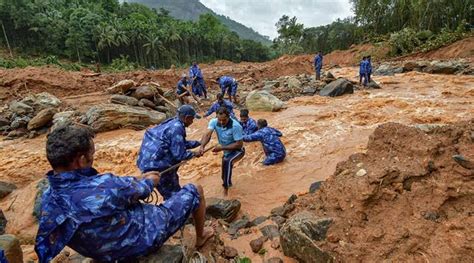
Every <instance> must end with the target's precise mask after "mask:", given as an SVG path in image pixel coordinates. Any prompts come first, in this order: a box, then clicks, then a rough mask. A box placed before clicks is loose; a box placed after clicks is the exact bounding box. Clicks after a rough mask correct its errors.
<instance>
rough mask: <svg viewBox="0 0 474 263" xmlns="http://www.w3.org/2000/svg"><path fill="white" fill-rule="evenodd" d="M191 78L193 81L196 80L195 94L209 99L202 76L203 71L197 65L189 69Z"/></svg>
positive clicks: (193, 86)
mask: <svg viewBox="0 0 474 263" xmlns="http://www.w3.org/2000/svg"><path fill="white" fill-rule="evenodd" d="M189 78H190V79H191V81H192V80H193V79H194V78H195V79H194V81H193V82H192V88H193V93H194V94H196V95H198V96H200V97H202V96H204V97H206V98H207V87H206V83H204V77H203V76H202V72H201V69H200V68H199V67H198V66H197V65H196V66H194V65H193V66H191V68H189Z"/></svg>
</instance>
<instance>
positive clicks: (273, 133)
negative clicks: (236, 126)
mask: <svg viewBox="0 0 474 263" xmlns="http://www.w3.org/2000/svg"><path fill="white" fill-rule="evenodd" d="M257 126H258V131H256V132H254V133H252V134H250V135H245V136H244V142H254V141H260V142H261V143H262V146H263V151H264V152H265V155H266V156H267V158H265V160H264V161H263V164H264V165H272V164H276V163H280V162H282V161H283V160H284V159H285V157H286V149H285V146H284V145H283V143H282V142H281V140H280V138H279V137H281V136H282V134H281V132H280V131H279V130H277V129H275V128H272V127H268V123H267V120H264V119H260V120H258V121H257Z"/></svg>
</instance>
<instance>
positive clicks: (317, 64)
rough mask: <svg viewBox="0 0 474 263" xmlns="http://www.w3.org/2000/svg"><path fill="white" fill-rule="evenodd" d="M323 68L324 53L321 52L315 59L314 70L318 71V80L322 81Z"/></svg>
mask: <svg viewBox="0 0 474 263" xmlns="http://www.w3.org/2000/svg"><path fill="white" fill-rule="evenodd" d="M322 68H323V52H321V51H319V52H318V54H317V55H316V56H315V57H314V69H315V70H316V79H317V80H320V79H321V69H322Z"/></svg>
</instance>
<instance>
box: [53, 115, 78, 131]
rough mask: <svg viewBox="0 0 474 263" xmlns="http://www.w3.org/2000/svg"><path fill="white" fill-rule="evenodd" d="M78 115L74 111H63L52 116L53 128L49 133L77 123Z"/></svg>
mask: <svg viewBox="0 0 474 263" xmlns="http://www.w3.org/2000/svg"><path fill="white" fill-rule="evenodd" d="M80 115H81V114H80V113H79V112H76V111H63V112H58V113H56V114H54V116H53V126H52V127H51V131H53V130H55V129H57V128H58V127H63V126H65V125H69V124H71V123H74V122H76V121H78V119H79V117H80Z"/></svg>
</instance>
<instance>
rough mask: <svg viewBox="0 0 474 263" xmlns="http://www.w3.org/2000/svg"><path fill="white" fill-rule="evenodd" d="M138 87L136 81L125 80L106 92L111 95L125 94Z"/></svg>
mask: <svg viewBox="0 0 474 263" xmlns="http://www.w3.org/2000/svg"><path fill="white" fill-rule="evenodd" d="M135 85H136V83H135V81H133V80H131V79H124V80H121V81H119V82H117V83H115V84H114V85H113V86H112V87H110V88H108V89H107V90H106V91H107V93H109V94H119V93H121V94H125V93H127V91H128V90H129V89H130V88H132V87H134V86H135Z"/></svg>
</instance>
